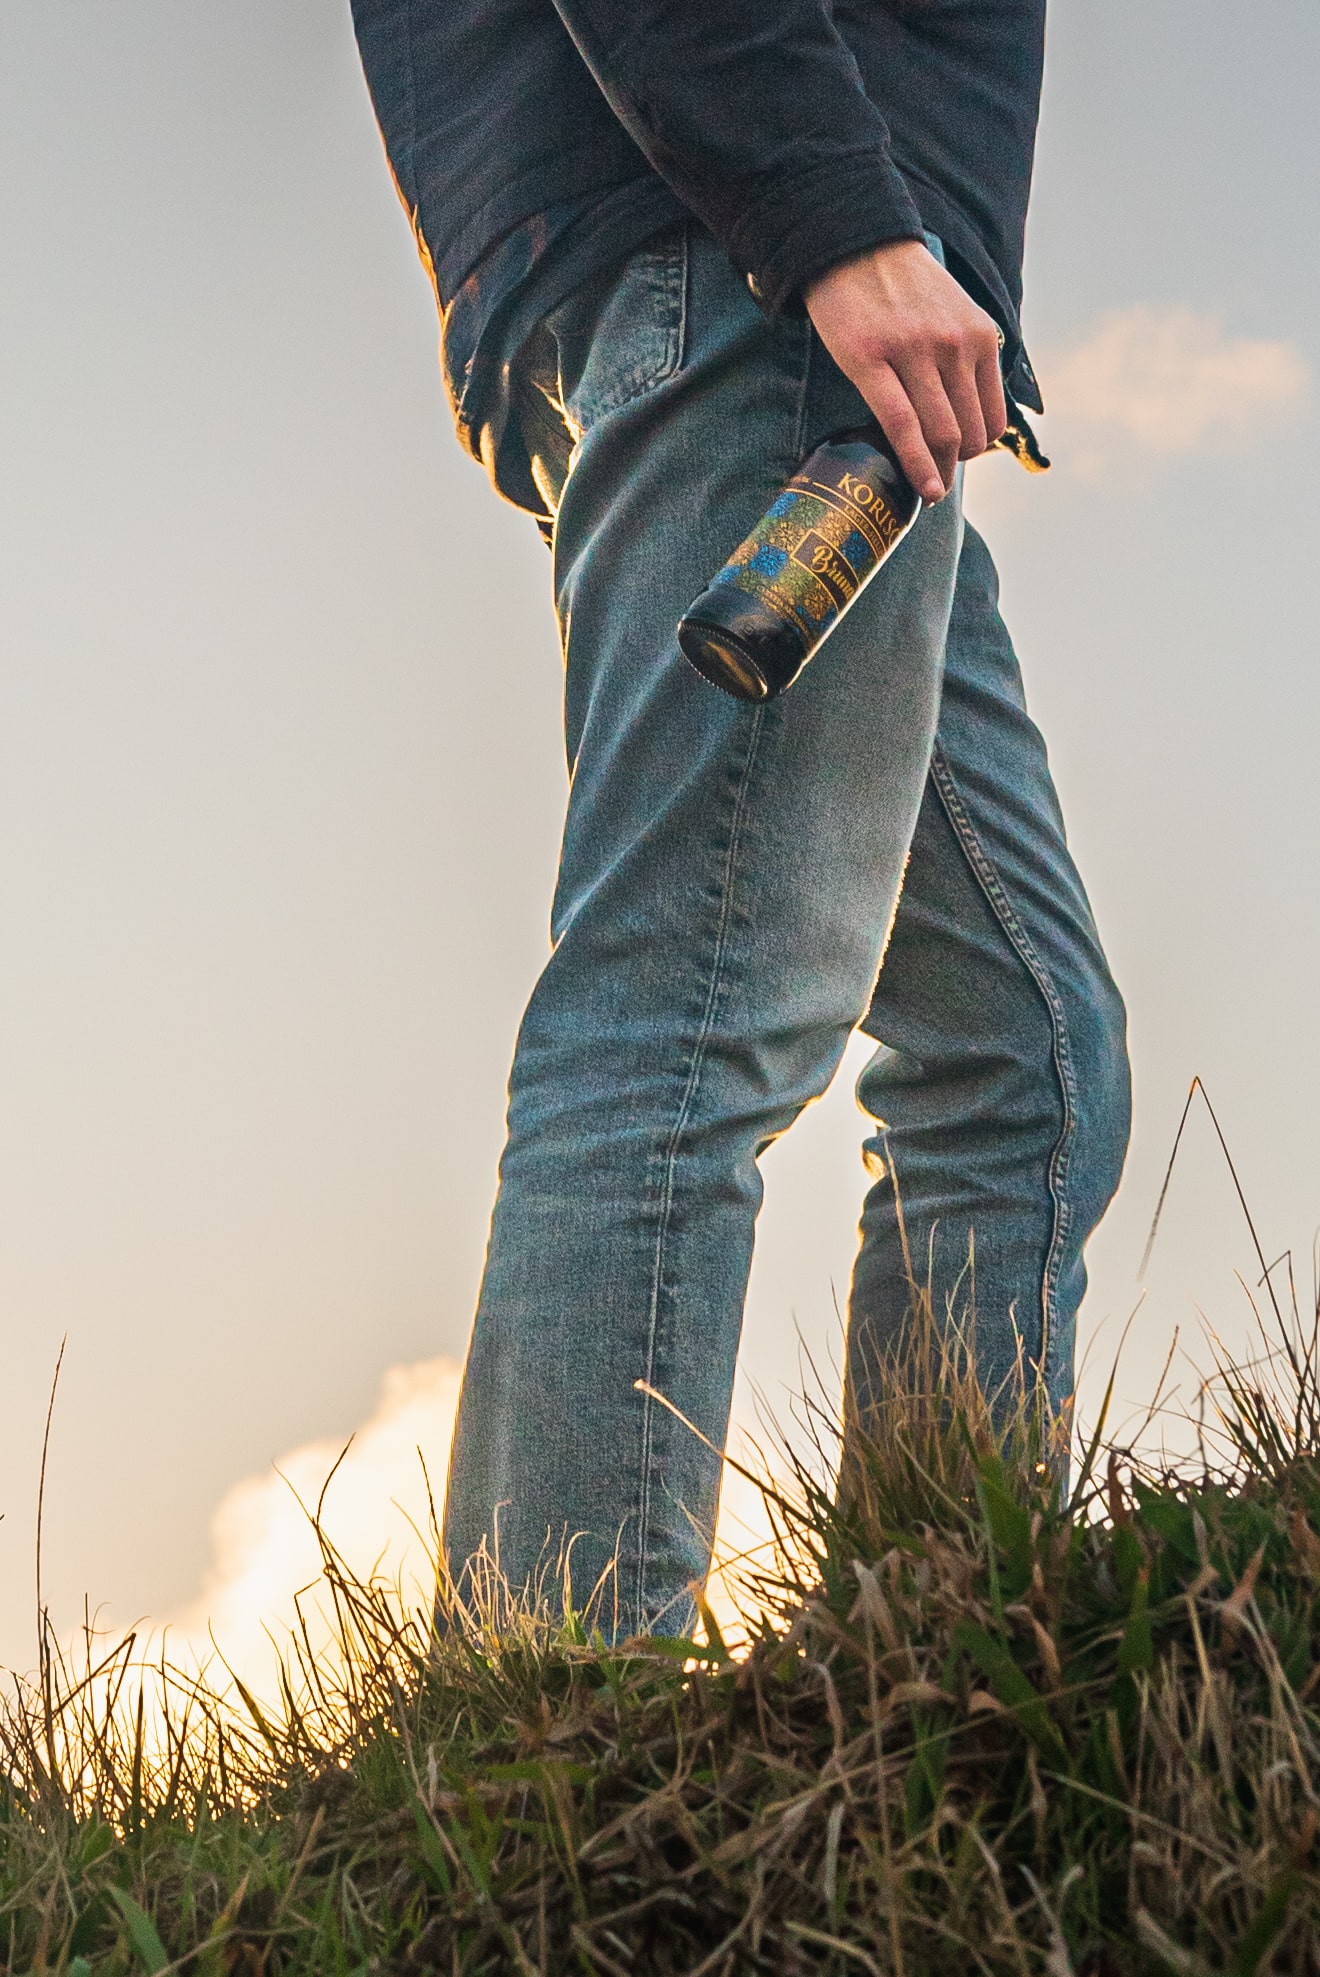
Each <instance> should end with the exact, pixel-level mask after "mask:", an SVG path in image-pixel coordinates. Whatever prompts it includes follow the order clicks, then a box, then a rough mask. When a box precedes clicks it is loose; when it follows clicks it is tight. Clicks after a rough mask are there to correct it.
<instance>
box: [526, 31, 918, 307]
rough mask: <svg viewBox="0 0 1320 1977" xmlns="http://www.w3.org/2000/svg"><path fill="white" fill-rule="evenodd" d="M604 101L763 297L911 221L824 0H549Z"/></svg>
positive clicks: (900, 235)
mask: <svg viewBox="0 0 1320 1977" xmlns="http://www.w3.org/2000/svg"><path fill="white" fill-rule="evenodd" d="M554 4H555V6H556V8H557V9H558V11H559V14H560V16H561V18H562V19H563V21H564V24H565V26H566V27H567V28H568V31H569V33H570V34H571V35H572V37H573V39H574V41H575V42H576V44H577V47H578V49H579V51H580V53H581V54H582V56H583V59H584V60H585V61H586V63H587V65H588V66H589V68H590V69H591V72H592V74H593V75H594V76H595V78H596V81H597V83H598V84H599V86H600V88H601V90H602V91H603V93H604V95H605V97H606V99H607V100H608V102H609V104H610V106H611V108H612V109H613V110H614V113H615V115H616V116H617V117H618V118H619V120H620V121H621V122H622V124H623V125H624V127H625V129H626V130H627V131H628V133H629V135H630V136H631V137H632V138H633V140H634V142H635V143H637V144H638V145H639V146H640V147H641V149H642V151H643V152H644V153H645V154H646V157H647V158H648V159H649V160H650V162H651V164H652V165H653V166H654V167H655V169H656V171H658V172H659V173H660V175H661V176H662V177H663V178H664V179H666V180H667V181H668V183H669V184H670V185H671V186H672V187H673V189H674V191H675V192H676V193H677V194H678V196H679V198H680V199H682V200H683V202H684V204H685V205H686V206H688V207H689V208H690V209H691V210H692V212H694V213H695V214H696V215H697V217H698V218H699V219H700V220H702V221H704V223H705V224H706V225H707V226H708V227H709V228H710V229H711V231H712V232H713V233H714V234H716V235H717V236H718V237H719V238H720V239H721V240H722V241H723V242H724V244H725V246H726V247H727V248H728V250H729V253H730V255H731V257H732V259H733V261H734V263H735V265H736V266H737V267H738V268H740V269H741V270H742V272H743V273H744V274H745V275H746V276H747V277H748V279H749V283H750V286H751V288H752V293H753V294H754V295H755V296H756V297H757V299H758V300H759V301H760V302H761V303H762V304H763V306H764V307H765V308H767V309H768V310H771V311H774V310H778V309H782V308H783V307H784V306H785V304H786V303H788V302H790V301H792V300H793V299H794V297H795V296H796V295H797V294H798V293H799V291H800V290H801V289H802V287H803V285H804V284H805V283H806V282H807V281H808V280H810V278H811V277H812V276H813V275H816V274H819V273H822V272H823V271H824V270H825V269H826V268H829V267H833V266H834V265H835V264H836V263H837V262H839V261H842V260H846V259H847V257H848V256H849V255H851V254H859V253H861V252H862V251H863V249H865V248H867V247H874V246H878V245H879V244H880V243H881V242H882V241H886V240H919V239H921V237H922V233H923V228H922V224H921V219H920V217H919V215H918V213H917V209H916V206H915V205H914V203H913V200H912V196H911V194H910V192H909V191H908V189H907V186H906V184H905V183H904V180H903V177H902V175H901V173H900V172H899V170H898V167H897V166H896V165H895V164H894V162H893V159H892V158H891V157H890V152H889V129H888V126H887V124H886V123H885V120H884V118H883V117H882V116H881V114H880V112H879V110H878V109H877V108H876V106H875V105H874V104H873V103H872V102H871V101H870V99H869V98H868V96H867V94H866V91H865V88H864V87H863V84H862V78H861V74H860V72H859V70H858V67H857V64H856V62H855V61H854V59H853V57H852V55H851V53H850V52H849V50H848V47H847V45H846V44H845V42H844V41H843V40H842V38H841V37H840V35H839V34H838V33H837V31H836V30H835V28H834V25H833V23H832V21H831V19H830V9H829V0H554Z"/></svg>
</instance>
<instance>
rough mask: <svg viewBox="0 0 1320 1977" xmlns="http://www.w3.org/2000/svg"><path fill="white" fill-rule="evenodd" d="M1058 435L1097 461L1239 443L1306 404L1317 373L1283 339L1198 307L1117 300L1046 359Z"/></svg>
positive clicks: (1051, 428)
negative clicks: (1119, 304)
mask: <svg viewBox="0 0 1320 1977" xmlns="http://www.w3.org/2000/svg"><path fill="white" fill-rule="evenodd" d="M1041 370H1042V377H1043V379H1044V384H1045V398H1046V404H1047V405H1048V407H1049V417H1048V420H1047V429H1048V433H1049V444H1051V445H1053V446H1055V447H1056V448H1057V449H1058V450H1059V451H1060V453H1061V454H1062V455H1063V457H1064V459H1065V460H1066V459H1067V456H1068V454H1069V453H1070V452H1073V451H1075V452H1076V453H1077V455H1078V464H1079V465H1084V467H1088V468H1090V469H1091V470H1094V469H1095V467H1097V466H1099V465H1101V464H1104V465H1108V464H1109V463H1110V462H1111V461H1112V460H1115V459H1117V458H1118V457H1120V456H1122V457H1126V458H1131V459H1132V460H1133V461H1134V463H1137V462H1144V463H1146V464H1151V463H1153V462H1155V461H1159V460H1171V459H1176V458H1178V457H1179V456H1184V455H1187V454H1190V453H1203V452H1213V451H1217V450H1219V449H1220V448H1221V447H1222V446H1223V445H1224V444H1225V443H1226V442H1228V443H1239V442H1241V441H1242V440H1243V439H1246V438H1250V437H1251V436H1252V434H1253V432H1254V430H1255V429H1256V428H1257V427H1259V426H1263V425H1266V424H1268V423H1272V422H1273V421H1275V420H1277V419H1279V418H1281V417H1283V416H1284V415H1285V414H1287V413H1289V412H1292V411H1295V410H1297V409H1298V408H1299V407H1300V406H1301V405H1302V404H1303V403H1304V401H1305V399H1306V396H1307V391H1308V387H1309V384H1310V372H1309V370H1308V367H1307V364H1306V361H1305V359H1304V358H1303V356H1302V354H1301V352H1300V351H1299V350H1298V349H1297V348H1296V346H1295V345H1293V344H1291V343H1286V342H1283V341H1281V340H1278V339H1274V338H1265V337H1246V336H1229V335H1228V334H1227V333H1226V332H1225V330H1224V328H1223V326H1222V324H1221V323H1220V322H1219V320H1218V319H1217V318H1216V317H1214V316H1204V315H1198V314H1197V313H1196V312H1195V311H1194V310H1192V309H1154V308H1147V307H1142V306H1138V307H1135V308H1131V309H1117V310H1114V311H1112V312H1111V313H1110V314H1109V315H1107V316H1104V317H1102V319H1101V320H1100V322H1099V323H1097V325H1096V327H1095V329H1094V330H1093V331H1092V332H1091V334H1090V335H1089V336H1088V337H1086V338H1085V339H1084V340H1083V341H1082V342H1081V343H1079V344H1076V345H1074V347H1073V348H1072V349H1071V350H1066V351H1063V352H1061V353H1060V354H1059V355H1058V356H1057V357H1055V358H1053V359H1050V358H1049V357H1048V355H1047V357H1046V359H1045V360H1044V361H1043V363H1042V367H1041Z"/></svg>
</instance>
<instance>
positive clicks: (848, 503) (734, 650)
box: [678, 424, 921, 700]
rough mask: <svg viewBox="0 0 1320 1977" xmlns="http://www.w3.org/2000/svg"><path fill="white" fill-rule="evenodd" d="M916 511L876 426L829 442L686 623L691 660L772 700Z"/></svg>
mask: <svg viewBox="0 0 1320 1977" xmlns="http://www.w3.org/2000/svg"><path fill="white" fill-rule="evenodd" d="M920 510H921V500H920V497H919V496H918V495H917V494H916V493H914V491H913V489H912V487H911V486H910V485H909V483H908V481H907V478H906V476H905V475H904V473H903V471H902V469H901V468H900V467H899V465H898V463H897V462H896V461H895V460H894V458H893V456H892V454H891V453H890V451H889V445H888V441H887V440H886V439H885V436H884V434H883V433H882V432H881V430H880V428H879V426H878V425H874V424H872V425H867V426H862V427H860V428H858V429H856V430H854V431H851V432H845V433H840V434H838V435H836V437H835V438H833V439H828V440H826V441H825V443H824V445H823V446H818V447H817V448H816V450H815V452H814V453H811V454H809V455H808V456H807V458H806V459H805V460H804V461H803V463H802V465H801V466H800V467H799V468H798V470H797V472H796V473H795V474H794V476H793V478H792V480H790V481H789V483H788V485H787V486H786V487H785V488H784V490H783V492H782V493H781V494H779V495H778V496H777V497H776V498H775V500H774V501H773V502H772V503H771V504H770V507H769V508H768V509H767V510H766V512H765V514H764V515H763V516H762V517H761V520H760V521H759V522H758V523H757V525H756V527H755V528H754V529H753V530H752V532H751V534H750V535H749V536H748V538H747V540H746V541H745V542H743V543H741V544H740V545H739V547H738V548H737V549H735V551H734V552H733V555H732V556H731V557H730V558H729V560H728V562H727V563H726V564H725V566H724V568H723V569H722V570H721V571H720V573H719V575H718V576H717V577H716V578H715V580H714V582H713V583H712V584H711V585H710V587H709V589H707V590H704V591H703V592H702V593H701V596H700V597H698V598H697V599H696V601H695V603H694V604H692V605H691V607H690V608H689V609H688V610H687V611H686V612H685V614H684V615H683V617H682V618H681V619H680V621H679V626H678V643H679V646H680V647H681V649H682V651H683V653H684V656H685V657H686V658H687V659H689V660H690V661H691V663H692V664H693V665H694V666H695V667H696V669H697V671H698V672H699V673H700V674H701V675H702V677H703V678H704V679H707V680H709V681H710V683H711V685H712V686H718V687H722V688H723V690H724V692H725V693H731V694H733V696H734V697H735V699H738V700H773V699H774V697H775V695H776V694H779V693H782V692H783V691H784V689H785V687H789V686H791V685H792V684H793V681H794V680H795V679H796V678H797V676H798V674H799V673H800V672H801V671H802V668H803V667H804V666H805V665H806V663H807V661H808V660H809V659H810V658H812V657H813V655H814V654H815V653H816V651H817V650H818V649H819V647H820V644H821V641H822V640H823V639H825V638H827V637H828V636H829V634H830V633H831V632H832V631H833V629H834V627H835V626H836V625H837V624H838V622H839V620H840V618H841V617H842V616H843V614H844V612H845V611H846V610H847V609H848V607H849V606H850V605H851V604H852V602H853V600H854V599H855V598H856V597H857V595H858V594H859V592H860V591H861V590H862V589H863V587H864V586H865V585H866V584H867V583H869V582H870V580H871V578H872V577H873V576H874V575H875V573H876V571H877V570H878V569H879V568H880V565H881V564H882V563H883V562H884V561H885V559H886V557H887V556H889V555H891V554H892V553H893V551H894V550H895V549H896V548H897V547H898V545H899V543H900V542H901V541H902V540H903V537H904V536H905V535H906V534H907V532H908V530H909V529H910V528H911V526H912V524H913V522H915V521H916V519H917V516H918V514H919V513H920Z"/></svg>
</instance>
